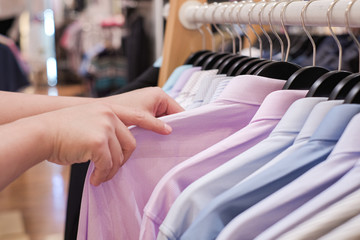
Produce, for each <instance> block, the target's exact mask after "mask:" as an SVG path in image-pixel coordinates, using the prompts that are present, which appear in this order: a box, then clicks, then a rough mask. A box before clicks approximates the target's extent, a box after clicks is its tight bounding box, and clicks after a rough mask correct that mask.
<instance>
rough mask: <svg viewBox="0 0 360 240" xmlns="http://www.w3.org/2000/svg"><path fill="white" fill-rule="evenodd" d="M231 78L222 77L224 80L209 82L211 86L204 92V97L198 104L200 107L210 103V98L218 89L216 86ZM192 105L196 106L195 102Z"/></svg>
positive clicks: (217, 79)
mask: <svg viewBox="0 0 360 240" xmlns="http://www.w3.org/2000/svg"><path fill="white" fill-rule="evenodd" d="M232 78H233V77H224V78H216V79H215V81H212V82H211V85H210V86H209V89H208V91H207V92H206V95H205V97H204V99H203V101H202V102H200V103H199V104H200V106H202V105H206V104H208V103H209V102H210V100H211V97H212V96H213V95H214V93H215V91H216V88H217V87H218V85H219V84H220V83H221V82H223V81H229V80H230V79H232ZM194 104H197V102H195V103H194Z"/></svg>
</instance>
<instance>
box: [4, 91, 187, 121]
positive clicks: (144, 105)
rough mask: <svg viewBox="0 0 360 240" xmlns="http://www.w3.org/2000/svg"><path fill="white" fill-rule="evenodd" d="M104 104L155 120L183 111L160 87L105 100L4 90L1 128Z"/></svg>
mask: <svg viewBox="0 0 360 240" xmlns="http://www.w3.org/2000/svg"><path fill="white" fill-rule="evenodd" d="M94 102H104V103H110V104H117V105H121V106H124V107H130V108H133V109H138V110H143V111H147V112H149V113H150V114H152V115H153V116H155V117H160V116H163V115H168V114H172V113H176V112H179V111H182V110H183V109H182V108H181V107H180V106H179V105H178V104H177V103H176V102H175V101H174V100H173V99H171V98H170V97H169V96H168V95H167V94H166V93H164V92H163V91H162V90H161V89H160V88H157V87H149V88H143V89H139V90H135V91H131V92H128V93H123V94H119V95H115V96H111V97H105V98H86V97H60V96H56V97H55V96H46V95H35V94H25V93H13V92H5V91H0V113H1V114H0V125H1V124H4V123H9V122H12V121H15V120H17V119H20V118H24V117H29V116H34V115H37V114H41V113H46V112H50V111H54V110H59V109H62V108H66V107H72V106H77V105H81V104H87V103H94Z"/></svg>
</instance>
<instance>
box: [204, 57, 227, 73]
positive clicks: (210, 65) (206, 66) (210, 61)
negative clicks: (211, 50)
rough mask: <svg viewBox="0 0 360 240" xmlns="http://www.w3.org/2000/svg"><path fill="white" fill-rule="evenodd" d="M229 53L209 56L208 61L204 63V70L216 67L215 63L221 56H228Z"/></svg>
mask: <svg viewBox="0 0 360 240" xmlns="http://www.w3.org/2000/svg"><path fill="white" fill-rule="evenodd" d="M228 55H229V53H216V54H214V55H212V56H209V57H208V58H207V59H206V61H205V62H204V63H203V64H202V69H203V70H209V69H214V65H215V64H216V62H217V61H219V60H220V59H221V58H223V57H226V56H228Z"/></svg>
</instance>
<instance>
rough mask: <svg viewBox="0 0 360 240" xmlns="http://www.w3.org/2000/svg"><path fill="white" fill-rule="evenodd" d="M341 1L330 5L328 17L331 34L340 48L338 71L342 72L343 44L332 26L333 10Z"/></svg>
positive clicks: (336, 0) (335, 1)
mask: <svg viewBox="0 0 360 240" xmlns="http://www.w3.org/2000/svg"><path fill="white" fill-rule="evenodd" d="M338 1H339V0H334V1H332V3H331V4H330V7H329V8H328V10H327V13H326V16H327V22H328V27H329V30H330V33H331V36H332V37H333V38H334V40H335V42H336V44H337V46H338V48H339V63H338V71H340V70H341V67H342V46H341V43H340V41H339V39H338V37H337V36H336V34H335V33H334V31H333V29H332V26H331V17H332V10H333V8H334V6H335V4H336V3H337V2H338Z"/></svg>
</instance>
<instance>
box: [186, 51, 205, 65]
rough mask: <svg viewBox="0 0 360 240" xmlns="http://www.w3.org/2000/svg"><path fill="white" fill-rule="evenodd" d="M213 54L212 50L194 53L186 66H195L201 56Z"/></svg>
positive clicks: (187, 60)
mask: <svg viewBox="0 0 360 240" xmlns="http://www.w3.org/2000/svg"><path fill="white" fill-rule="evenodd" d="M209 52H211V51H210V50H200V51H197V52H194V53H193V54H191V55H190V56H189V57H188V58H187V59H186V61H185V63H184V65H185V64H192V65H194V63H195V62H196V60H197V59H198V58H199V57H200V56H201V55H203V54H204V53H209Z"/></svg>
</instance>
